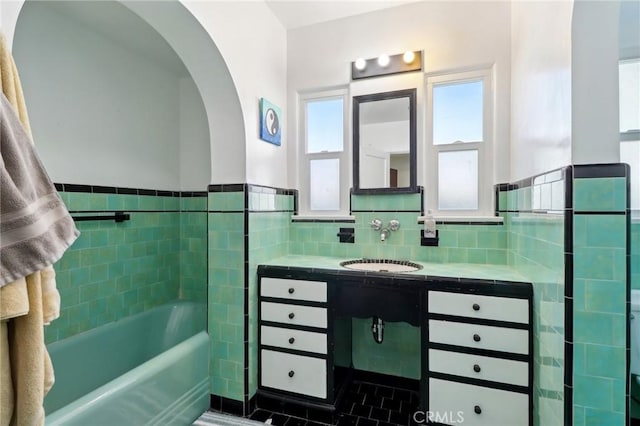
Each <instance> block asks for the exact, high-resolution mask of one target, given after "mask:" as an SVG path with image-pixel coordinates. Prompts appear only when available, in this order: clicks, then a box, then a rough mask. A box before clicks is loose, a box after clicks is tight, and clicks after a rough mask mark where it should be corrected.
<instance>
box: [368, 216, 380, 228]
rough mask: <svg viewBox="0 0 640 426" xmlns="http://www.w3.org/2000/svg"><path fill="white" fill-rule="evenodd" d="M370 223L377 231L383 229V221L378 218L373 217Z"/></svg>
mask: <svg viewBox="0 0 640 426" xmlns="http://www.w3.org/2000/svg"><path fill="white" fill-rule="evenodd" d="M369 225H371V227H372V228H373V229H375V230H376V231H379V230H380V229H382V221H381V220H380V219H378V218H375V219H371V222H369Z"/></svg>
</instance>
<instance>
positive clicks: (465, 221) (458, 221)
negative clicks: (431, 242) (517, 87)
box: [418, 216, 504, 225]
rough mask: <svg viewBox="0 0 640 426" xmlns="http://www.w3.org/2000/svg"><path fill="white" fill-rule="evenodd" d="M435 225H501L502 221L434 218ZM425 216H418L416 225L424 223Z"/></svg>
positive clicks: (464, 217) (483, 218)
mask: <svg viewBox="0 0 640 426" xmlns="http://www.w3.org/2000/svg"><path fill="white" fill-rule="evenodd" d="M433 218H434V219H435V220H436V223H439V224H444V225H446V224H447V223H451V224H452V225H453V224H468V225H475V224H478V225H481V224H489V223H490V224H494V223H496V224H502V223H504V219H503V218H502V217H501V216H434V217H433ZM424 219H425V216H418V223H419V224H423V223H424Z"/></svg>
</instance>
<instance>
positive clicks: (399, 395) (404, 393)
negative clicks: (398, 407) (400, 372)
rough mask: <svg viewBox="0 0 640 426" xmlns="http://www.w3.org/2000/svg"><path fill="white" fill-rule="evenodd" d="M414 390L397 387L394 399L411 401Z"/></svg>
mask: <svg viewBox="0 0 640 426" xmlns="http://www.w3.org/2000/svg"><path fill="white" fill-rule="evenodd" d="M412 395H413V392H411V391H408V390H405V389H396V391H395V393H394V395H393V399H395V400H398V401H411V400H412Z"/></svg>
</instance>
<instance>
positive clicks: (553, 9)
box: [511, 1, 572, 180]
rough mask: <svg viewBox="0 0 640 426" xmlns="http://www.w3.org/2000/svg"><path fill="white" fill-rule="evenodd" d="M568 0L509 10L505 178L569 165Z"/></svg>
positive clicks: (522, 3)
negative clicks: (508, 146)
mask: <svg viewBox="0 0 640 426" xmlns="http://www.w3.org/2000/svg"><path fill="white" fill-rule="evenodd" d="M571 11H572V2H571V1H548V2H525V1H515V2H513V3H512V9H511V180H518V179H522V178H525V177H529V176H532V175H535V174H539V173H543V172H546V171H549V170H553V169H555V168H558V167H562V166H566V165H569V164H571Z"/></svg>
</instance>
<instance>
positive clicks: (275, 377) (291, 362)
mask: <svg viewBox="0 0 640 426" xmlns="http://www.w3.org/2000/svg"><path fill="white" fill-rule="evenodd" d="M261 354H262V365H261V366H260V367H261V368H260V378H261V384H262V386H265V387H269V388H274V389H280V390H284V391H288V392H295V393H299V394H303V395H309V396H314V397H316V398H322V399H325V398H326V397H327V361H326V360H324V359H320V358H310V357H306V356H299V355H292V354H287V353H283V352H275V351H269V350H265V349H263V350H262V352H261Z"/></svg>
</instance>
